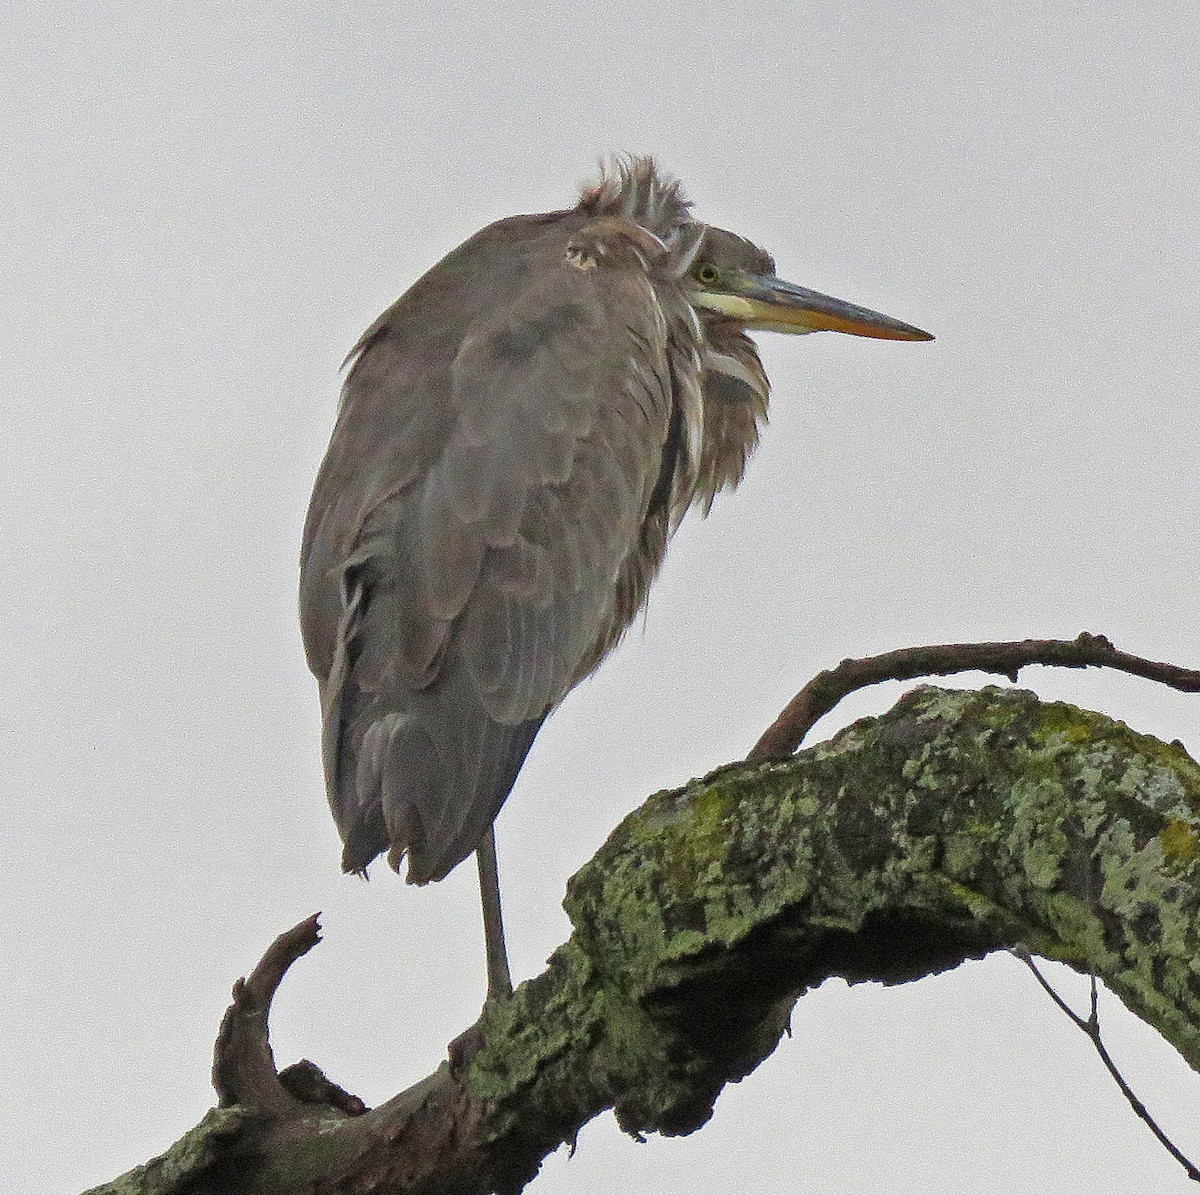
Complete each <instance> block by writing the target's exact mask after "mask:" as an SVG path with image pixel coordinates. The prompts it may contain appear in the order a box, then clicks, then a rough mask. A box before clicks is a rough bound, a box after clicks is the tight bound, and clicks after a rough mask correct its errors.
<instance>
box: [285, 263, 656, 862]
mask: <svg viewBox="0 0 1200 1195" xmlns="http://www.w3.org/2000/svg"><path fill="white" fill-rule="evenodd" d="M638 282H640V283H641V285H636V284H637V283H638ZM631 296H636V297H637V298H638V299H639V300H640V302H637V303H630V302H629V299H630V297H631ZM616 305H619V307H620V310H621V311H622V314H623V318H622V319H621V320H614V319H613V318H612V315H613V308H614V306H616ZM404 345H405V341H404V338H403V337H400V338H389V337H387V336H380V337H377V338H376V340H375V341H374V342H373V343H372V342H368V343H367V344H366V345H365V347H364V349H363V351H362V355H361V357H360V359H359V361H358V362H357V364H356V366H355V370H354V372H353V373H352V375H351V378H350V379H349V380H348V383H347V392H346V396H345V400H344V404H343V409H342V412H341V415H340V417H339V422H338V426H337V428H336V429H335V433H334V440H333V443H331V446H330V451H329V454H328V456H327V459H326V463H325V465H324V466H323V468H322V475H321V477H320V478H319V479H318V485H317V490H316V492H315V493H314V499H313V506H312V508H311V509H310V515H309V523H308V527H307V528H306V535H305V545H306V547H305V554H304V558H303V561H302V582H301V584H302V591H301V592H302V599H301V601H302V619H303V623H304V627H305V638H306V645H307V647H308V652H309V659H310V663H311V664H312V666H313V670H314V671H315V672H316V673H317V676H318V679H319V680H321V682H322V686H321V687H322V706H323V720H324V754H325V768H326V780H327V785H328V789H329V794H330V803H331V806H332V808H333V812H334V816H335V818H336V820H337V822H338V826H339V829H340V830H341V833H342V837H343V840H344V842H345V844H346V851H345V855H344V857H343V863H344V865H345V866H346V867H347V868H348V869H361V868H362V867H365V866H366V864H367V862H369V861H370V859H372V858H373V857H374V856H375V855H377V854H378V853H379V852H380V851H382V850H384V849H387V848H389V847H390V856H389V857H390V859H391V861H392V862H393V864H394V865H398V863H399V860H400V858H401V857H402V856H403V855H405V854H407V855H408V858H409V872H408V878H409V880H410V881H415V882H424V881H426V880H430V879H438V878H440V877H441V876H443V875H445V874H446V872H447V871H449V870H450V868H452V867H453V866H454V865H455V864H456V863H458V862H459V861H460V860H461V859H463V858H464V857H465V856H466V855H467V854H469V853H470V852H471V851H472V850H473V849H474V848H475V846H476V845H477V843H478V842H479V840H480V838H481V837H482V835H483V833H484V831H485V830H486V829H487V827H488V825H490V823H491V822H492V820H493V819H494V818H495V816H496V814H497V812H498V811H499V809H500V806H501V805H502V804H503V802H504V799H505V798H506V797H507V795H508V792H509V790H510V789H511V787H512V784H513V782H514V780H515V778H516V774H517V771H518V770H519V768H520V766H521V763H522V762H523V760H524V757H525V754H526V752H527V751H528V749H529V747H530V745H531V744H532V742H533V738H534V735H535V734H536V733H537V729H538V727H539V726H540V725H541V722H542V720H543V719H544V717H545V716H546V714H547V712H548V711H549V710H550V709H551V708H552V707H553V706H554V705H555V704H556V703H557V702H558V701H559V700H560V699H561V698H562V696H563V695H564V694H565V693H566V691H567V690H568V689H569V688H570V687H571V686H572V685H573V684H574V683H575V682H576V681H577V680H578V679H579V677H580V675H581V674H582V672H583V671H585V670H586V668H587V667H590V666H591V664H592V663H594V657H595V651H594V650H593V649H594V647H595V645H596V643H597V642H599V641H604V642H611V640H612V638H613V637H614V634H615V633H619V630H620V629H621V628H622V626H623V624H624V622H625V621H627V620H628V617H629V616H630V614H631V613H632V611H628V610H626V609H623V608H621V601H620V595H619V592H618V590H619V588H620V586H619V584H618V581H619V578H620V577H621V576H622V574H623V572H624V571H628V567H629V563H628V562H629V559H630V557H631V555H632V554H633V553H634V552H635V550H636V549H637V547H638V544H639V538H640V537H641V536H642V535H643V528H644V524H645V523H646V520H647V514H648V511H649V508H650V503H651V498H652V495H653V494H654V491H655V485H656V482H657V481H658V479H659V475H660V471H661V468H662V460H663V449H664V444H665V442H666V440H667V434H668V428H669V426H670V421H671V403H672V397H671V389H670V385H669V370H668V368H667V366H666V346H665V333H664V332H663V327H662V319H661V316H660V314H659V312H658V310H657V307H656V304H655V302H654V299H653V292H652V291H651V290H650V288H649V286H648V284H646V283H645V279H644V278H642V279H640V280H639V279H632V278H630V277H629V276H628V275H627V274H626V273H623V272H621V271H618V270H611V269H592V270H587V271H584V270H580V269H578V268H575V267H573V266H571V265H568V264H566V263H565V260H564V261H563V264H561V265H558V266H557V267H556V268H555V269H554V270H553V271H551V272H550V273H549V274H548V275H543V276H542V277H541V278H540V279H539V280H538V281H537V282H535V283H534V284H532V285H529V286H527V287H526V288H525V290H524V292H523V293H521V294H519V295H518V296H517V297H516V299H515V300H514V301H513V302H512V303H511V304H510V305H509V306H508V307H507V308H505V309H503V310H502V311H500V312H498V313H497V314H496V315H495V316H494V317H493V318H492V319H490V320H487V321H483V322H478V323H476V324H475V325H474V326H473V327H471V328H470V329H469V330H468V332H467V334H466V335H465V336H464V337H462V338H461V340H460V342H459V343H458V346H457V352H456V353H455V354H454V356H453V363H452V364H451V365H450V366H449V368H448V369H442V370H437V369H429V368H423V367H421V365H420V363H419V361H418V362H414V360H413V357H412V355H411V354H410V353H409V352H407V351H406V349H405V347H404ZM615 623H621V626H616V627H615V630H614V624H615Z"/></svg>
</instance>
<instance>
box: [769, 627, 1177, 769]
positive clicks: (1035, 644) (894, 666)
mask: <svg viewBox="0 0 1200 1195" xmlns="http://www.w3.org/2000/svg"><path fill="white" fill-rule="evenodd" d="M1030 664H1048V665H1053V666H1056V667H1059V668H1115V669H1117V670H1118V671H1120V672H1127V673H1129V674H1130V675H1132V676H1141V677H1144V678H1145V679H1147V680H1153V681H1158V682H1159V683H1160V684H1164V685H1168V686H1170V687H1171V688H1172V689H1178V690H1179V691H1180V692H1183V693H1200V671H1198V670H1196V669H1192V668H1180V667H1179V665H1177V664H1163V663H1159V662H1158V661H1155V660H1146V659H1143V658H1142V657H1141V656H1131V655H1130V654H1129V653H1128V652H1124V651H1118V650H1117V649H1116V648H1115V647H1113V645H1112V644H1111V643H1110V642H1109V641H1108V639H1107V638H1105V636H1103V635H1092V634H1090V633H1089V632H1087V631H1082V632H1080V634H1079V635H1078V636H1077V637H1076V638H1074V639H1020V640H1016V641H1013V642H1009V643H941V644H936V645H933V646H927V647H903V648H900V649H899V650H898V651H889V652H884V653H883V655H878V656H865V657H864V658H862V659H858V660H843V661H842V662H841V663H840V664H839V665H838V666H837V667H836V668H828V669H826V670H825V671H824V672H819V673H817V675H816V676H814V677H813V678H812V680H810V681H809V682H808V684H806V685H805V686H804V688H803V689H801V690H800V692H799V693H797V694H796V696H795V697H793V698H792V700H791V701H789V702H788V704H787V705H786V706H785V707H784V710H783V712H782V713H781V714H780V715H779V717H778V718H776V719H775V721H774V722H772V723H771V725H770V726H769V727H768V728H767V730H766V731H765V732H764V733H763V736H762V738H760V739H759V740H758V742H757V743H755V744H754V747H753V748H752V749H751V751H750V754H749V755H748V756H747V758H748V759H751V760H758V759H785V758H786V757H787V756H789V755H791V754H792V753H793V752H795V750H796V749H797V748H798V747H799V746H800V744H801V743H802V742H804V736H805V735H807V734H808V732H809V731H810V730H811V729H812V728H813V726H814V725H815V724H816V722H817V721H819V720H820V719H821V718H823V717H824V716H825V715H826V714H827V713H829V711H830V710H831V709H833V707H834V706H835V705H837V703H838V702H839V701H841V700H842V698H843V697H847V696H849V694H851V693H853V692H855V691H856V690H857V689H864V688H866V687H867V685H877V684H880V683H882V682H883V681H889V680H914V679H916V678H917V677H920V676H951V675H953V674H954V673H957V672H990V673H993V674H995V675H997V676H1007V677H1008V679H1009V680H1010V681H1012V682H1013V683H1014V684H1015V683H1016V681H1017V674H1018V673H1019V672H1020V670H1021V669H1022V668H1026V667H1028V666H1029V665H1030Z"/></svg>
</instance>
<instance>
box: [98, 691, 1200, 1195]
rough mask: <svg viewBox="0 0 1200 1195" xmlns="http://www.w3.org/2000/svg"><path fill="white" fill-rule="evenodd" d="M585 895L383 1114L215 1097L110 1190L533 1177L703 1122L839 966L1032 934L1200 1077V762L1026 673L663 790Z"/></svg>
mask: <svg viewBox="0 0 1200 1195" xmlns="http://www.w3.org/2000/svg"><path fill="white" fill-rule="evenodd" d="M566 905H567V910H568V912H569V914H570V916H571V920H572V923H573V924H574V927H575V931H574V933H573V935H572V936H571V938H570V939H569V941H568V942H567V943H566V944H565V945H564V946H562V947H561V948H560V949H559V950H558V951H557V952H556V953H555V954H554V956H553V957H552V958H551V960H550V963H549V966H548V968H547V970H546V971H545V972H544V973H543V974H541V975H540V976H538V977H537V978H536V979H533V980H531V981H530V982H528V983H526V984H524V985H522V986H521V987H520V988H519V989H518V990H517V992H516V993H515V995H514V997H513V998H512V1000H511V1001H508V1002H506V1003H504V1004H501V1005H499V1006H496V1007H493V1008H491V1009H489V1010H488V1011H487V1012H486V1013H485V1015H484V1017H483V1018H481V1021H480V1023H479V1025H478V1026H477V1027H476V1030H477V1033H476V1035H475V1040H476V1043H477V1044H478V1046H479V1048H478V1049H477V1051H476V1052H475V1053H474V1054H473V1055H472V1056H471V1058H470V1060H469V1062H467V1063H466V1064H465V1065H464V1066H463V1067H462V1068H461V1070H460V1072H458V1073H454V1074H452V1073H451V1071H450V1068H449V1067H448V1066H447V1065H443V1066H442V1067H441V1068H440V1069H439V1070H438V1071H437V1072H435V1073H434V1074H433V1075H431V1076H430V1077H429V1078H427V1079H425V1080H424V1081H422V1082H421V1083H420V1084H418V1085H417V1086H416V1087H414V1088H412V1089H410V1090H409V1091H406V1092H403V1093H401V1094H400V1095H398V1096H396V1097H395V1098H394V1099H392V1100H390V1101H389V1102H388V1103H386V1104H383V1105H381V1106H380V1107H378V1108H376V1109H374V1110H372V1111H370V1112H367V1113H366V1114H365V1115H361V1116H349V1115H346V1114H345V1113H344V1112H342V1111H339V1110H337V1109H335V1108H334V1107H332V1106H328V1105H320V1104H305V1103H303V1102H301V1100H299V1099H297V1100H295V1101H293V1104H292V1105H291V1106H288V1107H284V1108H281V1107H279V1106H263V1107H249V1108H248V1107H245V1106H243V1105H237V1106H234V1107H229V1108H222V1109H218V1110H214V1111H213V1112H211V1113H209V1115H208V1117H206V1118H205V1120H204V1121H203V1122H202V1123H201V1124H200V1125H199V1126H197V1127H196V1128H195V1129H193V1130H192V1131H191V1132H190V1133H189V1134H187V1136H185V1137H184V1138H183V1140H182V1141H180V1142H179V1143H177V1145H176V1146H174V1147H172V1149H171V1150H170V1151H169V1152H168V1153H167V1155H165V1156H164V1158H163V1159H158V1160H156V1161H155V1162H152V1163H150V1164H149V1165H148V1166H146V1167H141V1168H139V1169H138V1170H135V1171H132V1172H130V1173H129V1174H128V1175H126V1176H124V1177H123V1178H121V1179H118V1180H116V1182H114V1183H111V1184H108V1185H106V1186H104V1187H98V1188H95V1191H94V1192H93V1193H92V1195H100V1193H101V1192H103V1193H104V1195H118V1193H120V1195H126V1193H128V1195H132V1193H135V1192H136V1193H138V1195H143V1193H154V1195H167V1193H169V1192H181V1193H182V1192H187V1193H188V1195H200V1193H209V1192H212V1193H216V1192H222V1193H226V1195H237V1193H240V1192H245V1193H247V1195H250V1193H254V1195H259V1193H271V1195H283V1193H287V1195H301V1193H308V1192H333V1191H338V1192H365V1191H372V1192H376V1193H377V1195H396V1193H400V1192H405V1193H408V1192H434V1191H437V1192H444V1193H454V1192H462V1193H468V1192H472V1193H474V1192H487V1191H493V1190H499V1191H510V1190H512V1191H515V1190H519V1189H520V1187H521V1186H522V1185H523V1184H524V1183H525V1182H527V1181H528V1180H529V1179H530V1178H532V1177H533V1175H534V1174H535V1173H536V1171H537V1168H538V1165H539V1163H540V1161H541V1159H542V1158H543V1157H544V1156H545V1155H546V1154H547V1153H548V1152H550V1151H551V1150H553V1149H554V1148H555V1147H556V1146H557V1145H559V1144H560V1143H561V1142H564V1141H570V1140H571V1139H572V1137H573V1136H574V1134H575V1133H576V1131H577V1130H578V1128H579V1127H580V1126H581V1125H582V1124H584V1123H585V1122H586V1121H587V1120H589V1119H590V1118H591V1117H593V1116H595V1115H596V1114H597V1113H599V1112H601V1111H603V1110H604V1109H606V1108H614V1109H615V1111H616V1114H617V1116H618V1118H619V1120H620V1123H621V1125H622V1126H623V1127H624V1128H625V1129H626V1130H627V1131H629V1132H630V1133H649V1132H661V1133H687V1132H690V1131H692V1130H693V1129H695V1128H697V1127H699V1126H700V1125H702V1124H703V1123H704V1122H705V1120H706V1119H707V1118H708V1116H709V1115H710V1113H711V1111H712V1106H713V1101H714V1100H715V1099H716V1097H717V1095H718V1094H719V1092H720V1090H721V1088H722V1086H723V1085H724V1084H725V1083H727V1082H729V1081H730V1080H732V1079H736V1078H740V1077H741V1076H743V1075H745V1074H747V1073H748V1072H749V1071H751V1070H752V1069H753V1068H754V1067H755V1066H756V1065H757V1064H758V1063H759V1062H760V1061H762V1059H763V1058H765V1057H766V1056H767V1055H768V1054H769V1053H770V1052H771V1051H772V1050H773V1049H774V1047H775V1045H776V1044H777V1043H778V1041H779V1038H780V1035H781V1034H782V1033H783V1031H784V1029H785V1028H786V1025H787V1021H788V1016H789V1014H790V1011H791V1008H792V1005H793V1003H794V1001H795V1000H796V998H797V997H798V996H799V995H801V994H803V992H804V991H805V990H806V989H807V988H809V987H812V986H814V985H816V984H818V983H820V982H821V981H822V980H824V979H826V978H828V977H830V976H843V977H845V978H847V979H849V980H851V981H860V980H868V979H873V980H881V981H883V982H885V983H899V982H903V981H905V980H909V979H915V978H917V977H919V976H922V975H927V974H930V973H933V972H936V971H940V970H943V969H945V968H947V967H951V966H954V965H955V964H956V963H958V962H960V961H962V960H963V959H966V958H973V957H979V956H981V955H983V954H985V953H987V952H988V951H990V950H993V949H996V948H999V947H1004V946H1010V945H1014V944H1018V943H1021V944H1025V945H1027V946H1028V947H1029V949H1030V950H1032V951H1033V952H1034V953H1036V954H1040V955H1043V956H1045V957H1048V958H1054V959H1058V960H1061V961H1063V962H1066V963H1068V964H1070V965H1072V966H1075V967H1077V968H1078V969H1080V970H1093V971H1094V972H1095V973H1096V974H1097V975H1099V976H1100V977H1101V978H1102V979H1103V981H1104V982H1105V983H1106V984H1107V985H1108V987H1109V988H1111V989H1112V990H1113V991H1114V992H1116V993H1117V994H1118V995H1119V996H1120V997H1121V999H1122V1000H1123V1001H1124V1002H1125V1003H1126V1004H1127V1005H1128V1006H1129V1008H1130V1009H1132V1010H1133V1011H1134V1012H1135V1013H1136V1014H1137V1015H1138V1016H1140V1017H1142V1018H1143V1019H1145V1020H1146V1021H1148V1022H1149V1023H1150V1024H1152V1025H1154V1026H1155V1027H1156V1028H1157V1029H1158V1030H1159V1031H1160V1032H1161V1033H1162V1034H1163V1036H1164V1037H1166V1038H1167V1040H1169V1041H1170V1042H1171V1043H1172V1044H1173V1045H1174V1046H1175V1047H1176V1048H1177V1049H1178V1050H1179V1051H1180V1053H1181V1054H1182V1055H1183V1056H1184V1057H1185V1058H1186V1059H1187V1061H1188V1062H1189V1064H1190V1065H1191V1066H1192V1067H1193V1068H1194V1069H1198V1070H1200V974H1198V971H1200V961H1198V960H1200V918H1198V913H1200V767H1198V766H1197V764H1196V763H1195V762H1194V761H1193V760H1192V759H1191V758H1189V756H1188V755H1187V754H1186V753H1185V752H1184V750H1183V749H1182V747H1181V746H1179V745H1167V744H1164V743H1161V742H1159V741H1157V740H1155V739H1152V738H1149V737H1147V736H1144V735H1139V734H1136V733H1134V732H1133V731H1131V730H1129V729H1128V728H1127V727H1126V726H1124V725H1123V724H1121V723H1117V722H1113V721H1111V720H1110V719H1108V718H1105V717H1103V716H1102V715H1100V714H1095V713H1089V712H1087V711H1084V710H1080V709H1076V708H1074V707H1072V706H1069V705H1063V704H1044V703H1041V702H1039V701H1038V700H1037V699H1036V698H1035V697H1034V696H1033V694H1031V693H1028V692H1024V691H1018V690H1001V689H994V688H989V689H984V690H982V691H978V692H974V691H968V692H960V691H946V690H941V689H936V688H929V687H926V688H921V689H917V690H915V691H914V692H912V693H910V694H908V695H907V696H906V697H905V698H903V699H902V700H901V701H900V702H899V703H898V704H897V705H896V706H895V707H894V709H893V710H892V711H891V712H890V713H888V714H887V715H885V716H884V717H881V718H873V719H868V720H865V721H862V722H858V723H856V724H855V725H853V726H850V727H848V728H847V729H846V730H844V731H842V732H841V733H840V734H838V735H837V736H836V737H835V738H833V739H832V740H831V741H829V742H827V743H823V744H820V745H818V746H816V747H813V748H811V749H809V750H807V751H805V752H803V753H802V754H800V755H798V756H796V757H795V758H793V759H789V760H786V761H780V762H765V763H757V764H739V765H732V766H730V767H727V768H723V769H721V770H719V771H718V772H715V773H713V774H712V775H711V776H708V777H706V778H704V779H703V780H697V781H693V782H692V783H691V784H688V785H687V786H685V787H684V788H681V789H677V790H674V791H670V792H661V793H657V794H655V795H654V796H653V797H651V798H650V799H649V800H648V801H646V803H645V804H644V805H643V806H642V807H641V808H640V809H638V810H637V811H636V812H634V813H632V814H631V815H630V816H629V817H627V818H626V819H625V821H624V822H622V823H621V825H620V826H618V827H617V829H616V830H615V831H614V833H613V834H612V836H611V837H610V839H609V841H608V842H607V843H606V844H605V845H604V847H603V848H602V849H601V851H600V852H599V853H598V854H597V856H596V857H595V858H594V859H593V860H592V861H591V862H590V863H588V864H587V865H586V866H585V867H584V868H583V869H582V870H581V871H580V872H579V874H578V875H576V876H575V878H574V879H573V880H572V881H571V884H570V887H569V890H568V894H567V901H566ZM231 1081H233V1080H231ZM234 1082H235V1081H234ZM235 1086H236V1082H235ZM318 1090H319V1088H318Z"/></svg>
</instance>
